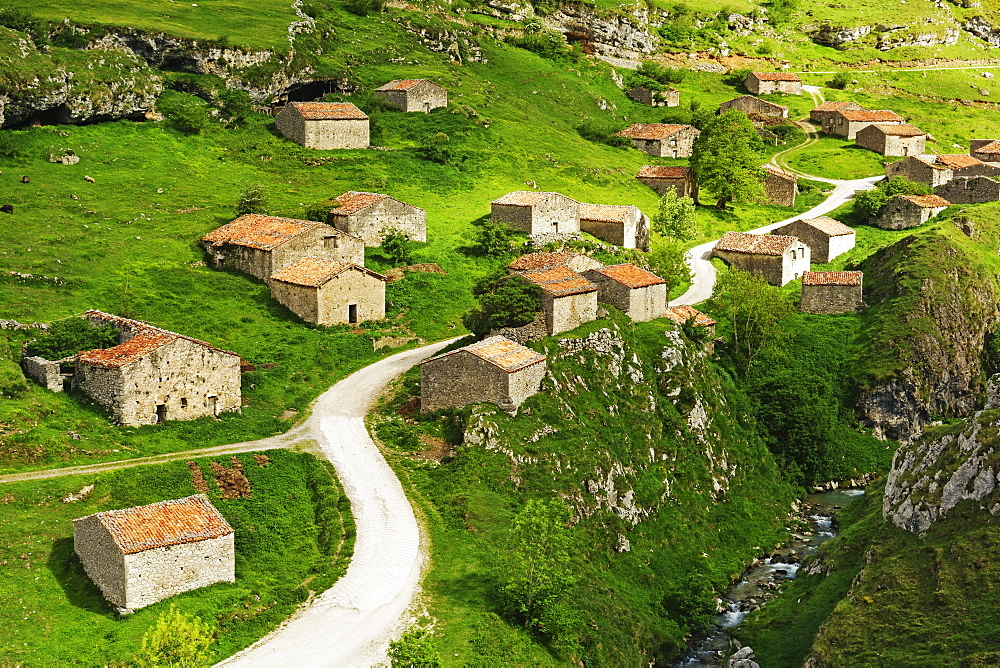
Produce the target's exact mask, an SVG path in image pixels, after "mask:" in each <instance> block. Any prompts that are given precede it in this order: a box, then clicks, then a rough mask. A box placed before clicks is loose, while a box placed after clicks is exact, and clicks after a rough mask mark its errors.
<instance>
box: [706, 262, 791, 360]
mask: <svg viewBox="0 0 1000 668" xmlns="http://www.w3.org/2000/svg"><path fill="white" fill-rule="evenodd" d="M711 304H712V308H713V310H714V311H715V312H716V313H718V314H719V315H720V316H722V317H724V318H725V319H726V320H727V321H728V325H729V334H730V336H731V340H730V341H729V342H728V346H727V347H728V349H729V350H730V351H731V355H732V358H733V361H734V362H735V363H736V364H737V365H738V366H739V367H741V368H742V370H743V371H744V372H746V371H749V370H750V367H751V366H752V365H753V363H754V360H755V359H756V358H757V356H758V355H759V354H760V353H761V352H762V351H764V350H767V349H768V348H771V347H774V346H778V345H780V343H781V340H782V339H783V338H784V336H785V335H786V333H785V331H784V330H783V329H782V327H781V322H782V321H783V320H785V319H786V318H790V317H791V316H793V315H795V310H794V309H793V308H792V305H791V303H790V302H789V301H788V299H787V298H786V297H785V295H784V293H783V292H782V291H781V289H780V288H778V287H775V286H773V285H768V284H767V283H766V282H765V281H764V279H763V278H760V277H759V276H754V275H752V274H749V273H747V272H745V271H741V270H739V269H730V270H729V271H728V272H726V273H725V274H722V275H721V276H720V277H719V281H718V283H717V284H716V286H715V295H714V296H713V297H712V300H711Z"/></svg>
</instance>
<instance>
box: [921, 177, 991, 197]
mask: <svg viewBox="0 0 1000 668" xmlns="http://www.w3.org/2000/svg"><path fill="white" fill-rule="evenodd" d="M934 194H935V195H939V196H941V197H943V198H944V199H946V200H948V201H949V202H951V203H952V204H982V203H984V202H996V201H1000V183H998V182H997V180H996V179H991V178H988V177H986V176H972V177H968V178H957V179H952V180H951V181H949V182H948V183H946V184H944V185H940V186H938V187H937V188H935V189H934Z"/></svg>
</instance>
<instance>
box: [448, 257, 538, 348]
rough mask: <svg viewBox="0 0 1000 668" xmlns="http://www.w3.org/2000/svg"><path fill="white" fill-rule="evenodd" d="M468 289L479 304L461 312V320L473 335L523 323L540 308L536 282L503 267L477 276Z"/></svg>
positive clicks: (483, 334) (482, 334)
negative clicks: (474, 283) (494, 271)
mask: <svg viewBox="0 0 1000 668" xmlns="http://www.w3.org/2000/svg"><path fill="white" fill-rule="evenodd" d="M472 293H473V294H474V295H475V296H476V298H477V299H478V300H479V308H478V309H473V310H471V311H469V312H468V313H466V314H465V315H464V316H462V324H464V325H465V327H466V328H467V329H468V330H469V331H470V332H474V333H475V334H476V335H477V336H485V335H486V334H487V333H489V331H490V330H491V329H496V328H498V327H520V326H521V325H527V324H528V323H529V322H531V321H532V320H534V319H535V315H536V314H537V313H538V311H540V310H541V308H542V302H541V299H540V297H539V295H540V294H541V291H540V290H539V288H538V286H537V285H535V284H534V283H529V282H528V281H526V280H524V279H523V278H521V277H520V276H510V275H508V274H507V272H506V271H504V270H501V271H499V272H497V273H494V274H492V275H490V276H487V277H486V278H484V279H482V280H480V281H479V282H478V283H476V287H475V288H473V290H472Z"/></svg>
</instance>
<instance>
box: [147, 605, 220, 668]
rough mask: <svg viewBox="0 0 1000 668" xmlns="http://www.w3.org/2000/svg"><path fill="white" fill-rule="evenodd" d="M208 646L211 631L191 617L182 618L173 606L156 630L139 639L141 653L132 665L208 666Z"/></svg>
mask: <svg viewBox="0 0 1000 668" xmlns="http://www.w3.org/2000/svg"><path fill="white" fill-rule="evenodd" d="M211 644H212V629H211V627H210V626H209V625H208V623H206V622H203V621H202V620H201V619H199V618H198V617H195V616H194V615H186V614H184V613H183V612H180V611H179V610H178V609H177V605H176V604H171V605H170V608H169V609H168V610H167V611H166V612H165V613H163V614H162V615H160V616H159V618H158V619H157V620H156V626H154V627H153V628H152V629H150V630H149V631H147V632H146V633H145V635H143V636H142V649H141V650H139V653H138V654H137V655H136V657H135V664H136V665H138V666H142V667H146V666H148V667H150V668H153V667H154V666H178V667H179V668H201V667H202V666H210V665H212V661H211V660H210V659H209V656H210V655H209V653H208V652H207V651H206V650H207V649H208V646H209V645H211Z"/></svg>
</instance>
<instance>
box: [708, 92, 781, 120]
mask: <svg viewBox="0 0 1000 668" xmlns="http://www.w3.org/2000/svg"><path fill="white" fill-rule="evenodd" d="M729 109H737V110H739V111H742V112H743V113H744V114H746V115H747V116H750V115H754V116H776V117H778V118H788V107H786V106H784V105H781V104H775V103H774V102H767V101H765V100H762V99H760V98H759V97H754V96H753V95H741V96H739V97H736V98H733V99H732V100H728V101H726V102H723V103H722V104H720V105H719V113H720V114H721V113H723V112H725V111H727V110H729Z"/></svg>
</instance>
